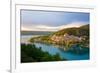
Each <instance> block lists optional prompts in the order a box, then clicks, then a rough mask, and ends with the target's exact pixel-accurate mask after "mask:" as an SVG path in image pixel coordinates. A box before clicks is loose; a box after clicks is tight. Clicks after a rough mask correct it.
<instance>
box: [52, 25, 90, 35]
mask: <svg viewBox="0 0 100 73" xmlns="http://www.w3.org/2000/svg"><path fill="white" fill-rule="evenodd" d="M66 33H67V34H69V35H74V36H84V35H85V36H89V25H84V26H81V27H79V28H75V27H73V28H66V29H62V30H59V31H57V32H55V33H54V34H53V35H57V36H61V35H64V34H66Z"/></svg>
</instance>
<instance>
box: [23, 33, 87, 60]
mask: <svg viewBox="0 0 100 73" xmlns="http://www.w3.org/2000/svg"><path fill="white" fill-rule="evenodd" d="M36 36H38V35H36ZM36 36H34V37H36ZM31 37H33V35H22V36H21V42H22V43H26V42H28V40H29V39H30V38H31ZM34 44H35V45H36V47H41V49H42V51H45V52H48V53H49V54H51V55H55V54H56V53H59V55H60V57H61V58H64V59H68V60H88V59H89V53H85V54H82V55H80V54H73V53H71V52H67V51H62V50H61V49H59V48H58V47H56V46H53V45H46V44H41V43H34ZM83 49H84V48H83Z"/></svg>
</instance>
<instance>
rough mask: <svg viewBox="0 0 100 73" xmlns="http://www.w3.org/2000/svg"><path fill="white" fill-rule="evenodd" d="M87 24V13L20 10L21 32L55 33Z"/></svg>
mask: <svg viewBox="0 0 100 73" xmlns="http://www.w3.org/2000/svg"><path fill="white" fill-rule="evenodd" d="M86 24H89V13H82V12H81V13H80V12H59V11H57V12H54V11H36V10H21V30H26V31H57V30H61V29H63V28H70V27H80V26H82V25H86Z"/></svg>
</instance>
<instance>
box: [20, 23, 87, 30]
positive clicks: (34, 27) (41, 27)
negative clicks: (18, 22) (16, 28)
mask: <svg viewBox="0 0 100 73" xmlns="http://www.w3.org/2000/svg"><path fill="white" fill-rule="evenodd" d="M82 25H86V23H84V22H73V23H70V24H65V25H60V26H47V25H43V24H36V25H30V26H28V25H27V26H22V27H21V30H24V31H58V30H61V29H64V28H71V27H80V26H82Z"/></svg>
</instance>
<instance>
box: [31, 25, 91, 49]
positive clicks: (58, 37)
mask: <svg viewBox="0 0 100 73" xmlns="http://www.w3.org/2000/svg"><path fill="white" fill-rule="evenodd" d="M30 42H39V43H46V44H53V45H60V46H63V47H65V48H68V47H71V46H73V45H80V46H82V47H88V48H89V25H84V26H81V27H79V28H66V29H62V30H59V31H57V32H54V33H52V34H50V35H46V36H40V37H35V38H31V39H30Z"/></svg>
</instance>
